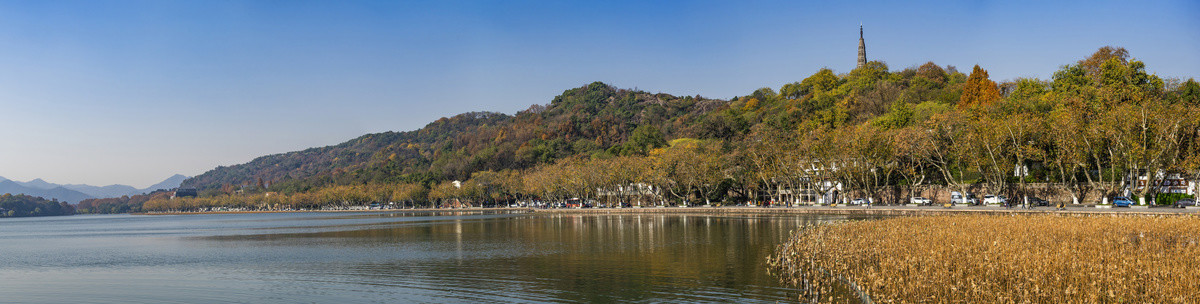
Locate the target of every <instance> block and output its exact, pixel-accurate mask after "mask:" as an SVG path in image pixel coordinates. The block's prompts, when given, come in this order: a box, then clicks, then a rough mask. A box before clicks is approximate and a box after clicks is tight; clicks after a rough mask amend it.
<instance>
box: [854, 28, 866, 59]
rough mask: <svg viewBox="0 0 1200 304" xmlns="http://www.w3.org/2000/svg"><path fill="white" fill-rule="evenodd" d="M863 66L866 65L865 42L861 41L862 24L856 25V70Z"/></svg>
mask: <svg viewBox="0 0 1200 304" xmlns="http://www.w3.org/2000/svg"><path fill="white" fill-rule="evenodd" d="M864 65H867V42H866V41H865V40H863V28H862V24H859V25H858V66H857V67H856V68H861V67H862V66H864Z"/></svg>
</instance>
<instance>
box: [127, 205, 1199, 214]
mask: <svg viewBox="0 0 1200 304" xmlns="http://www.w3.org/2000/svg"><path fill="white" fill-rule="evenodd" d="M489 211H501V212H528V213H549V214H553V213H581V214H639V213H700V214H703V213H708V214H826V215H881V216H924V215H960V214H987V215H1018V214H1020V215H1031V214H1064V215H1129V216H1135V215H1136V216H1200V211H1197V209H1194V208H1188V209H1177V208H1129V209H1123V208H1121V209H1118V208H1091V207H1068V208H1067V209H1066V210H1055V209H1054V208H1051V207H1038V208H1034V209H1017V208H1013V209H1009V208H1003V207H994V206H958V207H951V208H945V207H939V206H921V207H913V206H872V207H871V208H866V207H862V206H840V207H829V206H803V207H646V208H582V209H574V208H564V209H538V208H421V209H375V210H263V211H196V212H140V213H131V214H133V215H188V214H252V213H353V212H358V213H375V212H380V213H385V212H391V213H394V212H489Z"/></svg>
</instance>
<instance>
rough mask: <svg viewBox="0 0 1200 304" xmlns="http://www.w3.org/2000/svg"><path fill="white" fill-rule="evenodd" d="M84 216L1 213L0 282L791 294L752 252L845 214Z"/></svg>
mask: <svg viewBox="0 0 1200 304" xmlns="http://www.w3.org/2000/svg"><path fill="white" fill-rule="evenodd" d="M84 219H86V221H79V222H65V223H64V222H57V223H56V224H53V225H47V224H39V222H2V221H0V228H3V229H0V243H2V244H4V245H5V246H0V262H2V263H4V265H6V266H5V267H3V268H0V292H2V293H3V294H5V295H6V296H7V297H8V299H9V300H13V301H15V302H41V303H58V302H73V303H88V302H109V303H111V302H156V303H158V302H173V301H174V302H186V303H198V302H254V303H264V302H265V303H295V302H334V303H341V302H417V303H420V302H472V303H474V302H580V301H582V302H656V303H657V302H678V303H696V302H745V303H768V302H776V301H791V300H793V299H795V295H794V294H791V293H790V292H789V291H788V290H787V289H784V288H780V287H778V283H777V281H776V280H775V279H774V278H772V277H770V276H768V275H767V274H766V273H765V268H764V265H763V263H764V262H765V258H766V256H767V255H769V254H771V253H772V252H773V250H774V247H775V245H776V244H779V243H782V242H783V241H784V240H785V239H786V238H787V237H788V232H789V231H791V230H793V229H795V228H797V227H803V226H805V225H810V224H813V223H816V222H820V221H831V220H847V219H849V218H847V217H844V216H772V215H747V216H727V215H698V214H688V215H667V214H625V215H595V214H511V213H463V212H444V213H427V212H418V213H413V212H397V213H363V214H243V215H204V216H179V217H111V218H90V219H89V218H84ZM95 219H99V220H95ZM113 223H116V224H113ZM68 224H69V225H68ZM63 225H67V226H70V227H69V228H63V227H62V226H63ZM87 231H91V232H97V231H100V232H103V233H102V234H94V233H90V232H87ZM25 234H32V235H38V236H39V238H28V237H24V236H22V235H25ZM97 235H102V236H97ZM16 278H20V279H16ZM64 284H70V285H64ZM68 289H69V290H71V291H72V292H71V293H70V294H69V295H67V296H59V297H49V298H47V297H43V296H44V295H45V294H53V293H54V292H58V291H60V290H68ZM160 291H161V292H160ZM168 291H169V292H170V293H171V294H164V293H165V292H168ZM103 299H108V301H106V300H103ZM166 299H173V300H166ZM113 300H120V301H113Z"/></svg>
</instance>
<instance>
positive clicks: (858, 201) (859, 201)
mask: <svg viewBox="0 0 1200 304" xmlns="http://www.w3.org/2000/svg"><path fill="white" fill-rule="evenodd" d="M850 204H851V205H857V206H862V205H865V204H867V200H865V199H862V198H856V199H854V200H851V201H850Z"/></svg>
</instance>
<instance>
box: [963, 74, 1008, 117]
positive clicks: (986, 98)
mask: <svg viewBox="0 0 1200 304" xmlns="http://www.w3.org/2000/svg"><path fill="white" fill-rule="evenodd" d="M997 100H1000V89H999V88H997V87H996V82H995V81H992V80H991V79H988V72H987V70H984V69H982V68H979V65H978V64H977V65H975V68H974V69H971V76H968V77H967V83H966V84H965V85H963V91H962V97H960V98H959V102H958V108H959V109H964V108H969V107H974V106H980V105H988V104H991V103H992V102H994V101H997Z"/></svg>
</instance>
